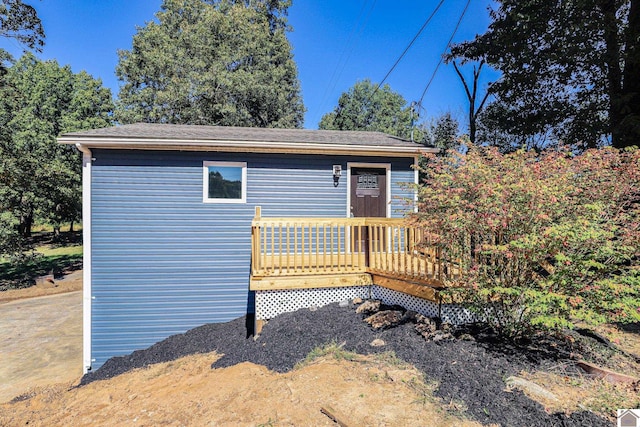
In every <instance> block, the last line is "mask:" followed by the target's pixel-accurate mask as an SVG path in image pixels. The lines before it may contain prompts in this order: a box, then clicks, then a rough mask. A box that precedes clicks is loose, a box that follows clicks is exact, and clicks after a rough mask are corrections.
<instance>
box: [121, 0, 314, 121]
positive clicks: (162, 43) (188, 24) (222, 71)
mask: <svg viewBox="0 0 640 427" xmlns="http://www.w3.org/2000/svg"><path fill="white" fill-rule="evenodd" d="M289 5H290V1H282V0H255V1H228V0H227V1H225V0H207V1H205V0H195V1H193V0H165V1H164V2H163V4H162V6H161V11H160V12H158V13H157V14H156V18H157V21H158V22H154V21H150V22H148V23H147V24H146V26H144V27H142V28H139V29H138V32H137V34H136V35H134V37H133V47H132V49H131V50H122V51H119V52H118V55H119V58H120V59H119V63H118V66H117V68H116V74H117V75H118V78H119V79H120V80H121V81H122V82H123V85H122V86H121V88H120V95H119V101H118V105H117V108H116V110H117V111H116V118H117V120H118V121H119V122H122V123H132V122H139V121H143V122H151V123H182V124H209V125H224V126H252V127H280V128H292V127H301V126H302V123H303V115H304V106H303V103H302V99H301V97H300V84H299V81H298V72H297V67H296V64H295V62H294V61H293V55H292V53H291V45H290V44H289V41H288V40H287V37H286V32H287V31H288V30H289V27H288V26H287V23H286V22H287V21H286V11H287V8H288V6H289Z"/></svg>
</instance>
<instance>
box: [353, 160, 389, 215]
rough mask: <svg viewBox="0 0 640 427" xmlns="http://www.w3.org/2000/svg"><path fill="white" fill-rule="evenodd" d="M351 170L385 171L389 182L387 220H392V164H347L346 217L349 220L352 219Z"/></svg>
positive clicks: (386, 195) (386, 196)
mask: <svg viewBox="0 0 640 427" xmlns="http://www.w3.org/2000/svg"><path fill="white" fill-rule="evenodd" d="M351 168H371V169H385V170H386V171H385V176H386V180H387V194H385V199H386V204H387V206H386V210H385V215H386V216H385V218H391V163H361V162H347V206H346V208H347V209H346V215H347V218H350V217H351Z"/></svg>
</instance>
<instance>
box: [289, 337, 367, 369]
mask: <svg viewBox="0 0 640 427" xmlns="http://www.w3.org/2000/svg"><path fill="white" fill-rule="evenodd" d="M345 344H346V343H344V342H343V343H341V344H338V343H336V342H335V341H331V342H330V343H328V344H325V345H321V346H318V347H316V348H314V349H313V350H311V351H310V352H309V354H307V357H305V358H304V359H303V360H301V361H300V362H298V363H296V366H295V367H294V369H299V368H303V367H305V366H308V365H310V364H312V363H313V362H315V361H316V360H317V359H320V358H322V357H327V356H329V357H332V358H333V359H335V360H347V361H350V362H352V361H354V360H356V359H358V357H359V356H358V354H356V353H354V352H352V351H347V350H345V349H343V348H342V347H344V345H345Z"/></svg>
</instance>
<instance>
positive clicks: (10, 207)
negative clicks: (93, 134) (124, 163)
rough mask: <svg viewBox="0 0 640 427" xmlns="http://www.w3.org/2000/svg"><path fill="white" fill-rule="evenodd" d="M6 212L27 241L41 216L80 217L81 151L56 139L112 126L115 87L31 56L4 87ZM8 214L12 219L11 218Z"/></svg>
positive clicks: (1, 146)
mask: <svg viewBox="0 0 640 427" xmlns="http://www.w3.org/2000/svg"><path fill="white" fill-rule="evenodd" d="M0 92H1V93H0V129H2V132H3V133H2V135H1V136H0V159H1V163H0V211H2V212H3V213H4V215H5V218H4V219H5V221H3V224H4V226H5V228H6V227H9V228H10V227H13V226H15V227H17V231H18V232H19V234H20V235H21V236H22V237H23V238H24V237H28V236H29V235H30V232H31V226H32V224H33V223H34V221H35V220H38V221H42V222H47V223H50V224H53V225H54V226H56V227H57V226H59V225H60V224H61V223H63V222H73V221H77V220H78V219H79V218H80V212H81V209H80V206H81V174H80V164H81V162H80V159H79V156H80V155H79V153H78V152H77V150H75V149H74V148H73V147H68V146H62V145H60V144H57V143H56V137H57V136H58V135H59V134H61V133H63V132H70V131H76V130H81V129H88V128H95V127H104V126H108V125H110V124H111V114H112V111H113V102H112V100H111V91H110V90H109V89H106V88H104V87H102V83H101V82H100V81H99V80H95V79H93V78H92V77H91V76H90V75H88V74H87V73H86V72H84V71H83V72H80V73H78V74H74V73H73V72H72V71H71V69H70V68H69V67H68V66H65V67H60V66H59V65H58V63H57V62H55V61H46V62H42V61H39V60H38V59H36V58H35V57H34V56H33V55H32V54H30V53H27V54H25V55H24V56H23V57H22V58H21V59H20V60H18V61H17V62H16V63H15V64H14V65H13V66H12V67H11V68H9V70H8V73H7V75H6V77H5V86H4V87H3V88H2V89H0ZM7 212H8V213H10V214H11V217H9V216H7Z"/></svg>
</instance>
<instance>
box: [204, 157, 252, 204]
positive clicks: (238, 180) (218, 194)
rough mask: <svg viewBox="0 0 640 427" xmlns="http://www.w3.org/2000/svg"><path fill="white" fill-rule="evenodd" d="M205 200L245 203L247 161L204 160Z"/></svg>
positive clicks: (207, 201) (210, 201)
mask: <svg viewBox="0 0 640 427" xmlns="http://www.w3.org/2000/svg"><path fill="white" fill-rule="evenodd" d="M203 169H204V171H203V173H204V185H203V187H204V188H203V201H204V202H205V203H245V202H246V199H247V164H246V163H245V162H204V163H203Z"/></svg>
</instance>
